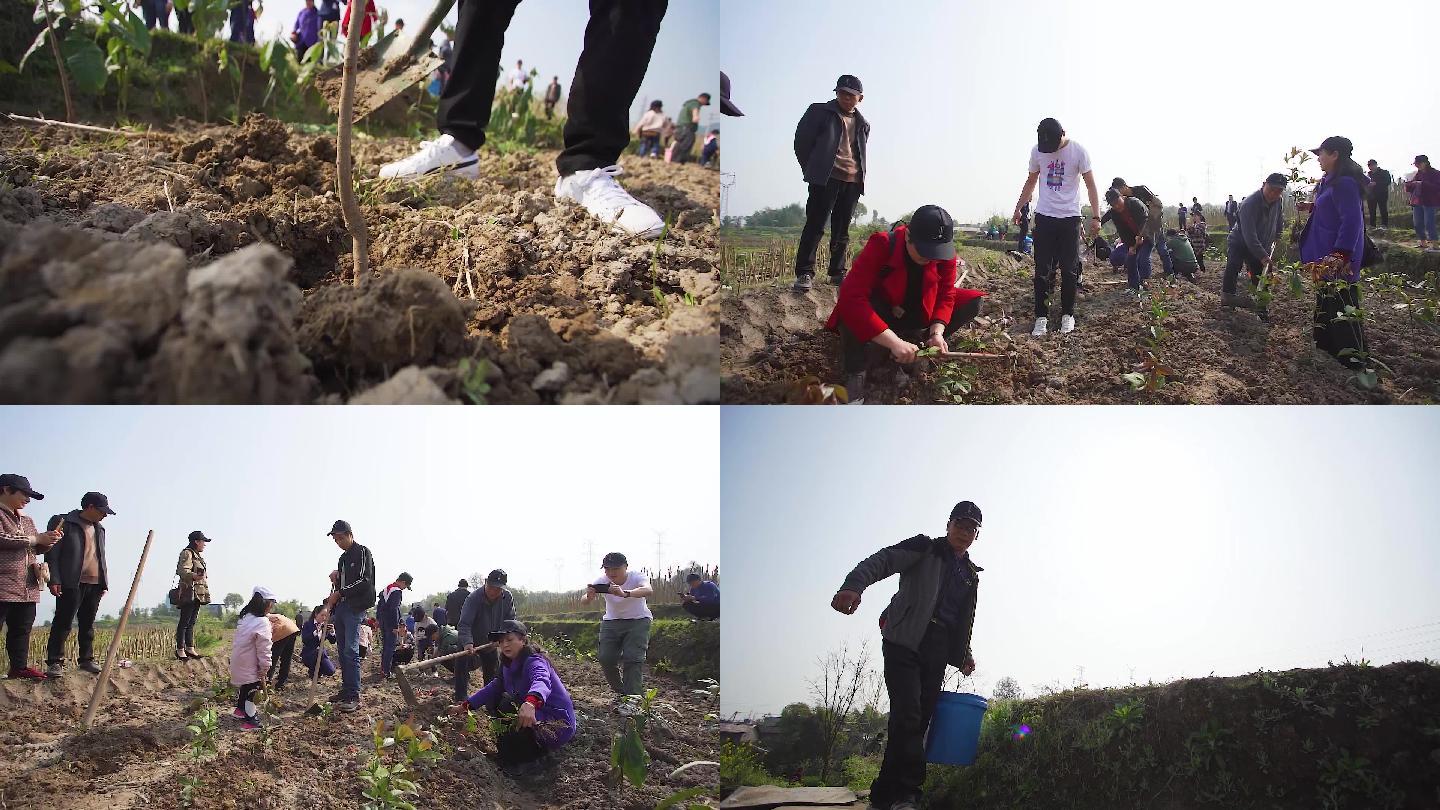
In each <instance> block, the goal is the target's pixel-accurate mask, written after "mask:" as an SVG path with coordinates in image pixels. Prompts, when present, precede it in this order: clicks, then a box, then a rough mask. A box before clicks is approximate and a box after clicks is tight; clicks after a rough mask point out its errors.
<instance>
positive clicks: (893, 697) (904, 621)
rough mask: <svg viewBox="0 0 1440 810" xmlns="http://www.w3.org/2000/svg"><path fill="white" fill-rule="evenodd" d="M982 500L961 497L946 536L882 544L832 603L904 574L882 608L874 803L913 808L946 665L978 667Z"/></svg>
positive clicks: (839, 607)
mask: <svg viewBox="0 0 1440 810" xmlns="http://www.w3.org/2000/svg"><path fill="white" fill-rule="evenodd" d="M980 518H981V515H980V507H978V506H976V505H975V504H974V503H973V502H971V501H961V502H960V503H957V504H955V507H954V508H953V509H951V510H950V519H949V521H947V522H946V524H945V536H943V537H934V538H932V537H929V536H927V535H924V534H917V535H915V536H914V537H912V538H910V539H909V540H904V541H901V542H900V543H897V544H895V545H893V546H890V547H888V548H882V549H880V550H879V551H877V552H875V553H874V554H872V555H870V556H869V557H867V558H866V559H864V560H862V561H861V562H860V564H859V565H856V566H855V568H854V569H853V570H852V571H851V572H850V573H849V574H848V575H847V576H846V577H845V582H844V583H843V584H842V585H841V586H840V590H839V591H837V592H836V593H835V596H834V597H833V598H832V599H831V600H830V606H831V607H832V608H834V609H835V610H836V611H838V612H840V613H842V614H844V615H846V616H849V615H853V614H854V613H855V611H856V609H858V608H859V607H860V595H861V594H862V593H864V591H865V589H866V588H868V587H870V586H871V585H874V584H875V583H877V582H879V581H880V580H882V579H886V578H888V577H891V576H893V575H895V574H899V575H900V589H899V590H898V591H896V593H895V596H894V597H892V598H891V599H890V604H889V606H888V607H886V608H885V610H884V611H883V612H882V613H881V614H880V636H881V638H882V639H883V641H882V642H881V648H880V649H881V654H882V655H883V656H884V660H885V689H886V691H887V692H888V694H889V696H890V720H889V727H888V729H887V735H886V742H885V757H884V759H883V760H882V762H881V765H880V774H879V776H877V777H876V778H875V781H874V782H872V783H871V785H870V806H871V807H873V808H878V809H880V810H915V808H916V807H918V806H919V804H920V792H921V785H923V784H924V783H925V730H926V728H928V727H929V725H930V718H931V716H932V715H933V714H934V713H935V704H936V702H937V701H938V700H939V698H940V686H941V684H942V683H943V682H944V680H945V667H946V666H947V665H948V666H953V667H956V668H958V669H959V670H960V671H961V672H963V673H964V674H966V675H969V674H970V673H972V672H974V671H975V657H974V655H973V654H972V653H971V651H970V636H971V630H972V629H973V627H974V624H975V603H976V599H977V594H978V589H979V585H980V577H979V572H980V571H982V570H984V569H982V568H981V567H980V566H978V565H976V564H975V563H974V562H972V561H971V560H970V546H972V545H973V544H974V543H975V541H976V540H977V539H979V537H980Z"/></svg>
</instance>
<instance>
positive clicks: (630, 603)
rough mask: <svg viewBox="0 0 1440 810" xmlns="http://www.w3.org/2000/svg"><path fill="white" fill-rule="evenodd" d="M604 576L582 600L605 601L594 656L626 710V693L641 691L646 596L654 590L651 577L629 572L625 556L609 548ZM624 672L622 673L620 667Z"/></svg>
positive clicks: (646, 640)
mask: <svg viewBox="0 0 1440 810" xmlns="http://www.w3.org/2000/svg"><path fill="white" fill-rule="evenodd" d="M601 567H603V568H604V569H605V576H604V577H602V578H601V579H600V581H599V582H596V583H594V584H592V585H591V586H590V587H589V588H587V589H586V590H585V596H584V597H583V599H584V601H586V602H589V601H590V600H592V599H594V598H595V597H596V596H597V595H598V596H600V597H601V598H603V599H604V600H605V618H604V619H602V620H601V621H600V641H599V650H597V652H596V655H595V657H596V658H598V659H599V660H600V668H601V669H603V670H604V671H605V680H606V681H608V682H609V684H610V688H611V689H614V690H615V692H616V693H617V694H618V695H619V696H620V702H619V705H620V710H621V712H622V713H629V711H630V710H631V709H633V706H634V702H633V701H631V700H627V699H626V698H627V696H638V695H640V694H641V681H642V678H643V674H644V669H645V651H646V650H647V649H648V648H649V646H650V623H651V620H652V618H653V617H652V616H651V614H650V607H649V606H648V605H646V604H645V597H647V596H649V595H650V594H652V593H654V589H653V588H651V587H650V578H649V577H647V576H645V575H644V574H641V573H632V572H631V571H630V563H629V561H628V560H626V559H625V555H624V554H621V553H620V552H618V551H612V552H610V553H609V554H606V555H605V559H604V560H602V561H601ZM622 667H623V669H624V674H623V675H622V674H621V669H622Z"/></svg>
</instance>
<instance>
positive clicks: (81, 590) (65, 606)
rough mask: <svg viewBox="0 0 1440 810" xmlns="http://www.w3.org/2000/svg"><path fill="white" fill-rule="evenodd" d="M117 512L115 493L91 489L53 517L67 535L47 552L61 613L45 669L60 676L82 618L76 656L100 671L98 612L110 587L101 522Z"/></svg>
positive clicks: (52, 588) (83, 666) (88, 669)
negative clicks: (77, 622)
mask: <svg viewBox="0 0 1440 810" xmlns="http://www.w3.org/2000/svg"><path fill="white" fill-rule="evenodd" d="M113 514H115V512H114V511H113V510H112V509H111V508H110V499H109V498H106V497H105V496H104V495H102V494H100V493H99V492H87V493H85V495H84V497H82V498H81V499H80V508H79V509H75V510H72V511H71V512H70V513H69V514H65V515H55V516H54V517H52V518H50V523H49V528H50V530H51V531H54V530H55V529H56V528H61V529H63V530H64V532H65V536H64V537H62V538H60V542H58V543H56V544H55V545H53V546H51V547H50V550H49V551H47V552H45V562H46V563H48V564H49V565H50V593H51V595H53V596H54V597H55V619H54V620H53V621H52V622H51V623H50V640H49V642H48V643H47V644H46V646H45V663H46V664H47V665H48V666H47V668H46V670H45V674H46V676H48V677H51V678H58V677H60V675H61V674H62V668H61V664H62V663H63V662H64V660H65V640H66V639H67V638H69V637H70V625H71V624H72V623H74V621H75V619H76V617H77V616H78V617H79V619H80V632H79V634H78V635H77V636H76V637H75V640H76V642H77V645H78V647H79V650H78V653H79V654H78V655H77V656H76V658H77V659H78V660H79V663H80V668H81V669H83V670H85V671H86V672H91V673H95V674H99V672H100V666H99V665H98V664H96V663H95V651H94V649H93V647H92V645H93V643H94V641H95V614H96V612H98V611H99V609H100V597H102V596H104V595H105V591H106V590H108V589H109V587H110V585H109V577H108V571H107V569H106V567H105V527H104V526H101V525H100V522H101V521H103V520H104V519H105V517H106V516H107V515H113Z"/></svg>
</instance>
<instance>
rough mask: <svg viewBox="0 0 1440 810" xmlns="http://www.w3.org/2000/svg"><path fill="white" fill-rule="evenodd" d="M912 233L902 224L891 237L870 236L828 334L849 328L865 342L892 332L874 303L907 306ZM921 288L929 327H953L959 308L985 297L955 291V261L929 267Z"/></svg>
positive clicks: (849, 276) (976, 292)
mask: <svg viewBox="0 0 1440 810" xmlns="http://www.w3.org/2000/svg"><path fill="white" fill-rule="evenodd" d="M906 232H907V228H906V226H904V225H899V226H896V228H895V229H894V230H893V231H890V232H889V233H874V234H871V235H870V238H869V239H868V240H866V242H865V247H864V248H862V249H861V251H860V255H858V256H856V257H855V262H854V264H853V265H852V266H851V268H850V272H849V273H846V274H845V280H844V281H842V282H840V295H839V297H838V299H837V300H836V302H835V309H834V310H833V311H832V312H831V313H830V318H829V320H827V321H826V322H825V328H826V329H829V330H830V331H832V332H834V331H837V330H838V329H839V328H840V324H841V323H844V324H845V326H846V327H847V328H848V329H849V330H850V331H851V332H853V333H854V334H855V337H856V338H857V339H859V340H860V341H862V342H864V341H867V340H871V339H873V338H874V337H875V336H876V335H878V334H880V333H881V332H884V331H885V330H886V329H888V328H889V326H887V325H886V323H885V319H884V318H881V317H880V315H879V313H877V312H876V311H875V307H874V305H873V304H872V303H871V299H872V297H873V296H875V295H880V296H881V297H882V300H884V301H886V302H888V303H889V304H890V305H891V306H899V305H900V304H902V303H904V301H905V287H906V285H907V284H908V283H909V282H908V278H909V273H907V272H906V271H905V234H906ZM921 284H922V286H923V288H922V290H921V292H920V303H921V306H923V307H924V309H925V320H926V321H927V322H929V323H936V322H939V323H949V322H950V316H951V314H953V313H954V310H955V307H956V306H963V305H964V304H967V303H969V302H970V301H971V300H973V299H976V298H979V297H981V296H983V295H985V293H983V292H981V291H979V290H967V289H964V288H962V287H957V286H955V284H956V281H955V260H954V259H949V260H946V261H943V262H941V261H932V262H930V263H928V264H926V265H925V270H924V278H923V280H922V282H921Z"/></svg>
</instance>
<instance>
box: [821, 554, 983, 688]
mask: <svg viewBox="0 0 1440 810" xmlns="http://www.w3.org/2000/svg"><path fill="white" fill-rule="evenodd" d="M954 555H955V552H954V551H953V550H951V548H950V543H949V542H948V541H947V540H946V539H945V538H944V537H938V538H931V537H928V536H926V535H923V534H917V535H915V536H914V537H912V538H910V539H909V540H904V541H901V542H899V543H897V544H895V545H893V546H890V547H888V548H882V549H880V550H879V551H877V552H875V553H874V554H872V555H870V556H869V557H866V558H865V559H864V560H861V561H860V564H859V565H857V566H855V569H854V570H853V571H851V572H850V574H849V575H848V576H846V577H845V584H844V585H841V586H840V590H842V591H854V592H856V593H861V592H863V591H864V590H865V589H866V588H868V587H870V586H871V585H874V584H875V583H876V582H879V581H880V580H882V579H885V578H886V577H889V576H891V575H892V574H899V575H900V590H898V591H896V592H895V596H894V597H892V598H891V599H890V605H889V606H888V607H886V608H885V612H883V613H881V614H880V637H881V638H883V639H884V640H886V641H889V642H891V643H894V644H899V645H900V646H902V647H905V648H907V649H910V650H915V651H916V652H919V649H920V641H921V640H922V639H923V638H925V631H926V630H927V629H929V624H930V619H931V617H933V616H934V615H935V603H936V600H938V599H939V598H940V587H941V586H942V585H943V584H944V583H945V575H946V572H947V571H948V570H949V568H950V565H951V560H952V559H953V558H954ZM965 565H966V566H967V567H968V568H969V574H968V576H967V577H966V580H965V587H966V594H965V606H964V608H963V610H962V611H961V621H960V626H959V627H956V628H953V629H954V635H953V636H952V637H951V640H950V655H949V661H950V665H951V666H954V667H958V666H960V665H961V664H963V663H964V661H965V659H966V658H968V657H969V656H970V634H971V630H972V629H973V628H974V626H975V602H976V597H977V595H978V592H979V588H980V576H979V572H981V571H983V570H985V569H983V568H981V567H980V566H978V565H976V564H975V563H974V561H972V560H971V559H970V555H969V553H968V552H967V553H966V555H965Z"/></svg>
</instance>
